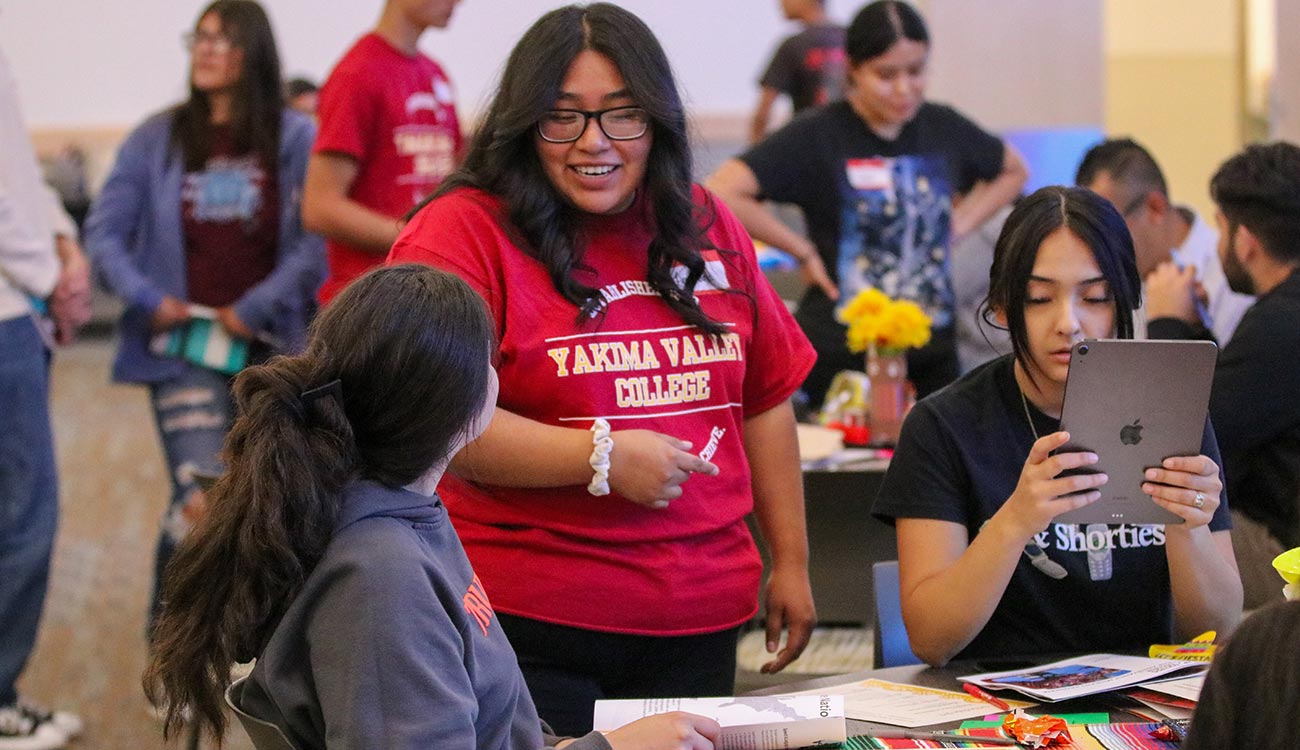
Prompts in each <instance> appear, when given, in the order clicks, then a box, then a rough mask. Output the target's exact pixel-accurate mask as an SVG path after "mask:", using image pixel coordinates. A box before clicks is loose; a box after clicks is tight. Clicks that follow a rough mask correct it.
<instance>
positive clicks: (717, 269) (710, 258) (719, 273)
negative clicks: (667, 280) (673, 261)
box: [672, 250, 731, 294]
mask: <svg viewBox="0 0 1300 750" xmlns="http://www.w3.org/2000/svg"><path fill="white" fill-rule="evenodd" d="M700 257H702V258H704V275H703V276H701V277H700V280H699V281H697V282H695V293H696V294H702V293H704V292H719V291H722V290H723V289H730V288H731V282H730V281H728V280H727V267H726V266H725V265H724V264H723V263H722V258H721V257H719V255H718V252H717V251H716V250H702V251H700ZM688 273H689V270H688V269H687V268H686V266H683V265H681V264H677V265H674V266H673V270H672V274H673V281H675V282H676V283H677V285H678V286H681V287H684V286H686V275H687V274H688Z"/></svg>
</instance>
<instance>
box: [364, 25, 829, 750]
mask: <svg viewBox="0 0 1300 750" xmlns="http://www.w3.org/2000/svg"><path fill="white" fill-rule="evenodd" d="M401 261H419V262H424V263H430V264H433V265H436V266H439V267H442V268H444V269H447V270H450V271H453V272H455V273H456V274H458V275H460V276H461V277H462V278H464V279H465V280H466V281H468V282H469V283H470V285H471V286H473V287H474V288H475V289H476V290H478V292H479V293H480V294H482V295H483V297H484V299H485V300H486V301H487V303H488V307H489V309H490V310H491V311H492V314H493V316H494V318H495V321H496V327H497V336H498V338H499V344H498V371H499V373H500V378H501V395H500V399H499V401H498V403H497V407H498V408H497V411H496V414H495V417H494V419H493V421H492V423H491V425H490V426H489V428H488V430H487V432H486V433H485V434H484V435H483V437H482V438H480V439H479V440H477V441H475V442H474V443H472V444H471V445H470V446H468V447H467V448H466V449H465V450H464V451H462V452H461V453H460V454H459V455H458V456H457V458H456V460H455V461H454V462H453V464H452V468H451V471H452V472H453V473H454V474H455V476H448V477H446V478H444V480H443V482H442V485H441V487H440V490H439V491H440V493H441V495H442V497H443V498H444V500H445V502H446V503H447V506H448V508H449V510H450V512H451V515H452V518H453V519H454V521H455V523H456V529H457V532H458V533H459V534H460V536H461V538H462V540H463V541H464V543H465V547H466V550H467V552H468V553H469V556H470V559H471V560H473V562H474V565H475V569H476V570H478V571H479V575H480V576H481V577H482V579H483V582H484V586H485V588H486V590H487V593H488V595H489V596H490V597H491V599H492V602H493V604H494V608H495V610H496V612H497V613H498V616H499V617H500V620H501V623H502V625H503V626H504V627H505V630H506V632H507V634H508V635H509V636H510V641H511V643H512V645H513V646H514V647H515V649H516V650H517V651H518V653H519V658H520V664H521V666H522V667H523V670H524V674H525V676H526V677H527V679H528V683H529V688H530V690H531V692H532V694H533V696H534V698H535V699H536V701H537V703H538V708H539V712H540V713H541V715H542V717H543V718H544V719H546V720H547V721H548V722H550V723H551V724H552V726H554V727H555V728H556V729H557V730H559V731H561V732H562V733H565V734H581V733H582V732H583V731H585V730H586V729H588V728H590V726H591V718H592V715H591V706H592V703H593V701H594V700H596V699H598V698H602V697H610V698H612V697H634V696H635V697H651V696H672V695H725V694H730V692H731V691H732V689H733V682H734V674H735V656H736V638H737V633H738V630H739V628H740V627H741V626H742V625H743V624H744V623H747V622H749V621H750V620H751V619H752V618H753V616H754V614H755V613H756V611H757V607H758V597H757V592H758V588H759V583H760V580H759V579H760V575H761V570H762V566H761V563H760V559H759V556H758V552H757V548H756V547H755V545H754V541H753V538H752V536H751V535H750V533H749V531H748V528H747V526H746V525H745V520H744V519H745V516H746V515H747V514H748V513H749V512H750V511H751V510H752V511H754V513H755V514H756V518H757V519H758V523H759V526H760V528H761V530H762V532H763V536H764V538H765V539H766V540H767V543H768V545H769V547H770V549H771V553H772V554H771V558H772V567H771V576H770V577H769V580H768V583H767V589H766V602H767V625H768V629H767V639H768V648H769V651H771V652H776V656H775V658H774V659H773V660H772V661H771V662H769V663H768V664H767V665H766V666H765V668H764V669H765V671H775V670H778V669H781V668H783V667H784V666H785V665H786V664H788V663H789V662H790V661H791V660H793V659H794V658H795V657H797V656H798V655H799V653H800V652H801V651H802V650H803V648H804V646H805V645H806V643H807V641H808V637H809V633H810V631H811V628H812V625H813V621H814V610H813V602H812V595H811V591H810V588H809V584H808V572H807V561H808V551H807V539H806V534H805V529H804V511H803V492H802V483H801V476H800V471H799V462H798V447H797V442H796V438H795V420H794V412H793V409H792V407H791V404H790V401H789V397H790V395H791V394H792V393H793V392H794V390H795V389H796V388H797V387H798V385H799V383H800V382H801V381H802V379H803V377H804V376H805V374H806V373H807V372H808V370H809V368H810V367H811V366H812V360H813V353H812V350H811V347H810V346H809V344H808V342H807V340H806V339H805V338H804V336H803V335H802V333H801V332H800V331H799V329H798V327H797V325H795V323H794V321H793V319H792V318H791V316H790V315H789V313H788V312H787V311H786V309H785V307H784V305H783V304H782V303H781V302H780V300H779V299H778V298H777V296H776V294H775V293H774V292H773V291H772V289H771V287H770V285H768V283H767V282H766V280H765V279H764V278H763V276H762V274H761V272H760V271H759V270H758V266H757V263H756V261H755V258H754V251H753V245H752V243H751V242H750V240H749V237H748V236H747V235H746V234H745V232H744V230H743V229H742V228H741V226H740V224H739V222H737V221H736V219H735V217H733V216H732V215H731V213H730V211H728V210H727V209H726V207H725V206H723V205H722V204H721V203H720V202H718V201H717V199H716V198H714V197H713V196H712V195H711V194H710V193H708V192H707V191H706V190H704V189H703V188H700V187H697V186H693V185H692V183H691V157H690V151H689V147H688V143H687V133H686V117H685V112H684V110H683V107H682V104H681V100H680V98H679V96H678V93H677V88H676V84H675V82H674V79H673V76H672V72H671V70H670V68H669V65H668V61H667V58H666V56H665V55H664V52H663V49H662V48H661V47H660V46H659V43H658V42H657V40H656V39H655V37H654V35H653V34H652V32H651V31H650V30H649V29H648V28H647V27H646V26H645V24H644V23H642V22H641V21H640V19H638V18H637V17H636V16H634V15H632V14H631V13H629V12H627V11H625V10H622V9H620V8H618V7H616V6H613V5H610V4H605V3H597V4H593V5H589V6H585V7H578V6H569V7H566V8H561V9H559V10H556V11H553V12H551V13H548V14H547V15H545V16H543V17H542V18H541V19H540V20H539V21H538V22H537V23H536V24H534V25H533V27H532V28H531V29H530V30H529V31H528V32H526V33H525V35H524V37H523V38H522V39H521V40H520V41H519V43H518V44H517V45H516V47H515V49H514V51H513V52H512V53H511V56H510V59H509V61H508V62H507V65H506V69H505V72H504V74H503V77H502V81H501V86H500V89H499V91H498V93H497V95H496V98H495V100H494V101H493V103H492V105H491V107H490V108H489V111H488V115H487V118H486V120H485V122H484V124H483V126H482V127H481V128H480V130H479V133H478V135H477V136H476V138H475V140H474V141H473V143H472V144H471V146H470V148H469V151H468V154H467V156H466V159H465V163H464V166H463V167H462V168H461V170H460V171H459V172H457V173H455V174H454V175H453V176H452V177H450V178H449V179H448V181H447V182H445V183H444V185H443V186H442V187H441V188H440V189H439V191H438V193H437V194H436V195H435V196H434V198H433V199H432V200H431V201H429V202H427V203H426V204H425V205H424V206H423V207H422V208H421V209H420V210H419V211H418V212H417V213H416V214H415V215H414V216H413V217H412V220H411V221H410V223H409V224H408V225H407V226H406V228H405V230H404V231H403V232H402V234H401V236H400V237H399V238H398V240H397V242H396V244H395V245H394V246H393V250H392V253H391V254H390V256H389V262H401ZM783 630H784V631H788V640H787V642H786V644H785V645H784V647H780V636H781V634H782V631H783ZM778 648H779V652H778Z"/></svg>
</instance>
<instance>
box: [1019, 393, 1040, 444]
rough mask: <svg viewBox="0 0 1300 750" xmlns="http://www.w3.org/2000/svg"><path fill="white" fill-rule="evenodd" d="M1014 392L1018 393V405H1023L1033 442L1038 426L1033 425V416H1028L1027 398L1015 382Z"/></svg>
mask: <svg viewBox="0 0 1300 750" xmlns="http://www.w3.org/2000/svg"><path fill="white" fill-rule="evenodd" d="M1016 392H1017V393H1019V394H1020V405H1021V406H1023V407H1025V419H1026V420H1027V421H1028V422H1029V431H1030V432H1032V433H1034V442H1035V443H1037V442H1038V428H1037V427H1034V418H1033V417H1031V416H1029V399H1027V398H1025V392H1024V390H1022V389H1021V388H1020V384H1019V383H1017V384H1016Z"/></svg>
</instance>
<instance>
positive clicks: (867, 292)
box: [838, 287, 930, 354]
mask: <svg viewBox="0 0 1300 750" xmlns="http://www.w3.org/2000/svg"><path fill="white" fill-rule="evenodd" d="M838 317H839V319H840V322H841V323H844V324H845V325H847V326H848V327H849V332H848V343H849V350H850V351H854V352H864V351H868V350H871V349H874V350H876V351H878V352H880V353H881V354H898V353H901V352H903V351H905V350H907V349H917V348H920V347H922V346H925V345H926V344H927V343H929V341H930V316H928V315H926V314H925V311H924V310H922V309H921V306H920V305H918V304H916V303H915V302H912V301H911V300H893V299H890V298H889V297H888V296H887V295H886V294H885V293H884V292H882V291H880V290H879V289H875V288H870V287H869V288H867V289H863V290H862V291H861V292H858V294H857V296H855V297H854V298H853V299H851V300H849V303H848V304H847V305H845V306H844V307H843V308H841V309H840V311H839V314H838Z"/></svg>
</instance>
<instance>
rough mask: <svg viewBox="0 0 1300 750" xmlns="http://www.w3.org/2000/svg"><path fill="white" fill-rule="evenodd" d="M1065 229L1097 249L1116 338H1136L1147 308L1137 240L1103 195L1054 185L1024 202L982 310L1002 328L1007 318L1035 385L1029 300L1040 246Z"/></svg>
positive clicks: (1001, 240) (1005, 229)
mask: <svg viewBox="0 0 1300 750" xmlns="http://www.w3.org/2000/svg"><path fill="white" fill-rule="evenodd" d="M1062 227H1065V228H1066V229H1068V230H1069V231H1070V233H1071V234H1073V235H1074V236H1075V237H1078V238H1079V239H1080V240H1081V241H1082V242H1083V244H1085V245H1087V246H1088V249H1089V250H1091V251H1092V257H1093V259H1095V260H1096V261H1097V267H1098V268H1100V269H1101V273H1102V276H1104V277H1105V278H1106V282H1107V283H1108V284H1109V285H1110V293H1111V295H1112V296H1113V298H1114V301H1115V335H1116V336H1118V337H1119V338H1122V339H1131V338H1133V311H1134V310H1136V309H1137V307H1138V305H1140V304H1141V301H1142V300H1141V295H1142V291H1141V289H1142V282H1141V279H1140V278H1139V277H1138V270H1137V259H1136V258H1135V257H1134V255H1133V238H1132V237H1131V236H1130V235H1129V233H1128V225H1127V224H1125V223H1124V217H1122V216H1120V215H1119V211H1117V210H1115V207H1114V206H1113V205H1111V202H1110V201H1108V200H1106V199H1105V198H1102V197H1101V196H1100V195H1097V194H1096V193H1094V192H1092V191H1091V190H1085V189H1084V188H1078V187H1064V186H1061V185H1049V186H1047V187H1044V188H1039V189H1038V190H1036V191H1034V193H1033V194H1031V195H1030V196H1029V197H1027V198H1025V199H1023V200H1021V201H1020V202H1019V203H1018V204H1016V207H1015V208H1014V209H1012V211H1011V214H1010V215H1009V216H1007V220H1006V223H1004V224H1003V225H1002V232H1001V233H1000V234H999V235H998V240H997V243H996V244H994V246H993V264H992V265H991V266H989V293H988V296H987V297H985V298H984V302H983V304H981V306H980V314H981V315H982V316H983V318H984V322H986V323H988V324H989V325H992V326H994V327H997V328H1002V327H1003V326H1000V325H998V324H997V323H996V322H995V321H994V316H995V314H996V313H997V312H1001V313H1003V314H1004V315H1005V317H1006V321H1007V323H1006V326H1005V328H1006V330H1008V331H1010V333H1011V348H1012V349H1013V350H1014V351H1015V353H1016V359H1017V360H1019V361H1020V364H1021V366H1023V367H1024V368H1025V372H1026V373H1027V374H1028V375H1029V379H1030V380H1031V381H1032V380H1033V378H1034V369H1035V368H1034V365H1033V362H1032V360H1031V359H1030V352H1029V334H1028V333H1027V332H1026V330H1025V297H1026V295H1027V294H1028V288H1029V277H1030V275H1031V274H1032V273H1033V270H1034V261H1035V260H1037V259H1038V248H1039V246H1040V245H1042V244H1043V241H1044V240H1046V239H1047V237H1048V235H1050V234H1052V233H1053V232H1055V231H1056V230H1058V229H1060V228H1062Z"/></svg>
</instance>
